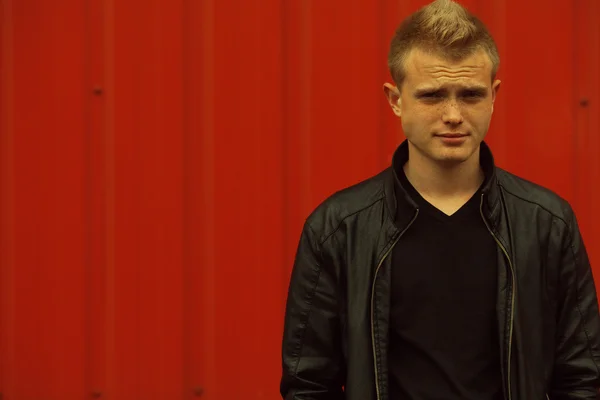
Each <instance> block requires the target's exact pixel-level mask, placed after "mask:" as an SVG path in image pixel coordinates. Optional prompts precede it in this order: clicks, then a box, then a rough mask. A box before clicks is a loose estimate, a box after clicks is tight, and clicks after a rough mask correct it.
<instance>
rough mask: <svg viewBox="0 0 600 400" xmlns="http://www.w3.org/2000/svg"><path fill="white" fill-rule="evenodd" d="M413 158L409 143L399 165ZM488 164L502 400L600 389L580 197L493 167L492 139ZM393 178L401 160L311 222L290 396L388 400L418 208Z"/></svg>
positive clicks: (293, 310)
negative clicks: (398, 262)
mask: <svg viewBox="0 0 600 400" xmlns="http://www.w3.org/2000/svg"><path fill="white" fill-rule="evenodd" d="M407 157H408V150H407V145H406V142H405V143H403V144H402V145H401V146H400V147H399V148H398V150H397V151H396V154H395V155H394V164H396V165H401V164H403V163H404V161H405V159H407ZM481 163H482V166H483V167H484V170H486V175H487V176H489V179H488V183H487V184H486V185H485V187H484V189H483V195H482V196H481V206H480V209H481V216H482V218H483V219H484V221H485V223H486V225H487V227H488V229H489V232H490V235H492V236H493V237H494V239H495V240H496V242H497V243H498V296H497V298H498V301H497V319H498V329H499V332H500V338H501V339H500V342H499V347H498V351H499V352H500V355H501V362H502V375H503V384H504V390H505V398H506V399H507V400H543V399H546V398H549V399H551V400H559V399H561V400H562V399H565V400H566V399H600V396H599V394H598V388H599V386H600V370H599V368H600V367H599V365H600V317H599V314H598V302H597V298H596V290H595V287H594V281H593V278H592V273H591V269H590V265H589V261H588V257H587V254H586V250H585V248H584V245H583V242H582V239H581V236H580V233H579V229H578V227H577V222H576V219H575V216H574V214H573V211H572V209H571V207H570V206H569V204H568V203H567V202H566V201H564V200H562V199H561V198H559V197H558V196H557V195H555V194H554V193H552V192H551V191H549V190H547V189H544V188H542V187H540V186H537V185H535V184H533V183H530V182H527V181H525V180H523V179H521V178H518V177H516V176H514V175H512V174H510V173H508V172H506V171H503V170H501V169H500V168H497V167H495V166H494V165H493V159H492V156H491V152H490V151H489V148H488V147H487V146H486V145H485V143H483V144H482V146H481ZM488 174H489V175H488ZM395 179H396V178H395V173H394V168H393V167H392V168H388V169H387V170H385V171H383V172H382V173H380V174H379V175H377V176H375V177H373V178H371V179H369V180H367V181H364V182H362V183H359V184H358V185H355V186H353V187H350V188H348V189H345V190H342V191H340V192H338V193H336V194H334V195H333V196H331V197H330V198H329V199H327V200H326V201H325V202H324V203H323V204H321V205H320V206H319V207H318V208H317V209H316V210H315V211H314V212H313V213H312V214H311V215H310V217H309V218H308V219H307V221H306V223H305V226H304V230H303V232H302V236H301V238H300V243H299V247H298V251H297V255H296V260H295V263H294V268H293V272H292V277H291V282H290V287H289V292H288V300H287V306H286V315H285V328H284V336H283V376H282V379H281V387H280V389H281V394H282V396H283V398H284V399H286V400H292V399H294V400H308V399H310V400H333V399H346V400H388V399H389V396H388V368H387V365H388V359H387V354H388V351H387V349H388V342H389V335H388V329H389V326H390V321H389V310H390V267H391V260H390V258H391V257H389V256H390V253H391V251H392V248H393V247H394V245H395V244H396V243H397V242H398V241H399V240H402V235H403V233H404V232H405V231H406V230H408V229H410V226H411V224H412V222H413V221H414V220H415V219H416V218H418V215H419V210H418V207H417V205H416V204H415V203H414V202H413V201H412V200H411V199H410V198H408V196H406V195H404V194H400V195H398V196H396V194H395V190H394V187H395ZM396 213H398V217H399V218H398V220H399V221H401V222H399V223H396V222H395V221H394V216H395V215H396ZM389 400H394V399H389ZM482 400H483V399H482Z"/></svg>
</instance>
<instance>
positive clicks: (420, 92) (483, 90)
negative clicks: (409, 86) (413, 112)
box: [414, 85, 488, 96]
mask: <svg viewBox="0 0 600 400" xmlns="http://www.w3.org/2000/svg"><path fill="white" fill-rule="evenodd" d="M487 90H488V89H487V87H486V86H480V85H469V86H464V87H461V88H460V89H459V91H460V92H476V93H478V94H485V93H487ZM446 91H447V89H446V88H443V87H434V86H431V87H422V88H418V89H416V90H415V91H414V95H415V96H422V95H425V94H429V93H444V92H446Z"/></svg>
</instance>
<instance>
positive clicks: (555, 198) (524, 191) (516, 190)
mask: <svg viewBox="0 0 600 400" xmlns="http://www.w3.org/2000/svg"><path fill="white" fill-rule="evenodd" d="M496 173H497V177H498V184H499V185H500V187H501V188H502V190H503V192H504V193H505V194H506V195H507V196H509V197H510V198H511V199H512V200H513V201H516V202H520V203H521V204H528V205H530V206H533V207H540V208H541V209H543V210H544V211H545V212H547V213H549V214H551V215H552V216H554V217H556V218H559V219H562V220H563V221H565V222H567V221H568V220H569V219H571V218H572V214H573V210H572V208H571V205H570V204H569V202H568V201H567V200H566V199H564V198H563V197H561V196H560V195H558V194H557V193H556V192H554V191H553V190H551V189H549V188H547V187H545V186H542V185H540V184H537V183H535V182H532V181H529V180H527V179H525V178H522V177H520V176H517V175H515V174H512V173H510V172H508V171H506V170H504V169H501V168H496Z"/></svg>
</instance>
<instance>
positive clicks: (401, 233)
mask: <svg viewBox="0 0 600 400" xmlns="http://www.w3.org/2000/svg"><path fill="white" fill-rule="evenodd" d="M417 215H419V209H418V208H417V211H416V212H415V216H414V217H413V218H412V220H411V221H410V222H409V223H408V225H407V226H406V228H404V230H403V231H402V232H400V234H399V235H398V237H397V238H396V240H394V242H393V243H392V245H391V246H390V248H389V249H388V250H387V251H386V252H385V254H384V255H383V257H381V260H379V264H377V268H376V269H375V276H374V277H373V285H372V287H371V344H372V346H373V364H374V366H375V391H376V392H377V400H380V394H379V373H378V372H377V352H376V350H375V319H374V317H373V315H374V311H375V282H377V273H378V272H379V269H380V268H381V265H382V264H383V262H384V261H385V259H386V258H387V256H388V255H389V254H390V253H391V252H392V249H393V248H394V246H396V243H398V241H399V240H400V238H401V237H402V235H404V232H406V231H407V230H408V228H410V226H411V225H412V224H413V222H415V220H416V219H417Z"/></svg>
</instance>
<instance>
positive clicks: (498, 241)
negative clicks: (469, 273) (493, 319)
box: [479, 193, 516, 400]
mask: <svg viewBox="0 0 600 400" xmlns="http://www.w3.org/2000/svg"><path fill="white" fill-rule="evenodd" d="M483 196H484V194H483V193H482V194H481V203H480V204H479V212H480V214H481V218H482V219H483V223H484V224H485V226H486V228H487V229H488V231H489V232H490V234H491V235H492V237H493V238H494V240H495V241H496V243H497V244H498V246H499V247H500V249H501V250H502V252H503V253H504V256H505V257H506V259H507V260H508V266H509V267H510V274H511V278H512V293H511V301H510V328H509V337H508V358H507V368H506V370H507V372H506V374H507V381H508V383H507V386H508V388H507V393H508V400H511V398H512V394H511V388H510V387H511V383H510V360H511V355H512V338H513V327H514V316H515V293H516V290H515V288H516V279H515V271H514V268H513V265H512V262H511V261H510V257H509V256H508V252H507V251H506V249H505V248H504V246H503V245H502V243H500V240H498V238H497V237H496V235H495V234H494V232H493V231H492V228H490V226H489V225H488V222H487V220H486V219H485V217H484V215H483Z"/></svg>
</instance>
